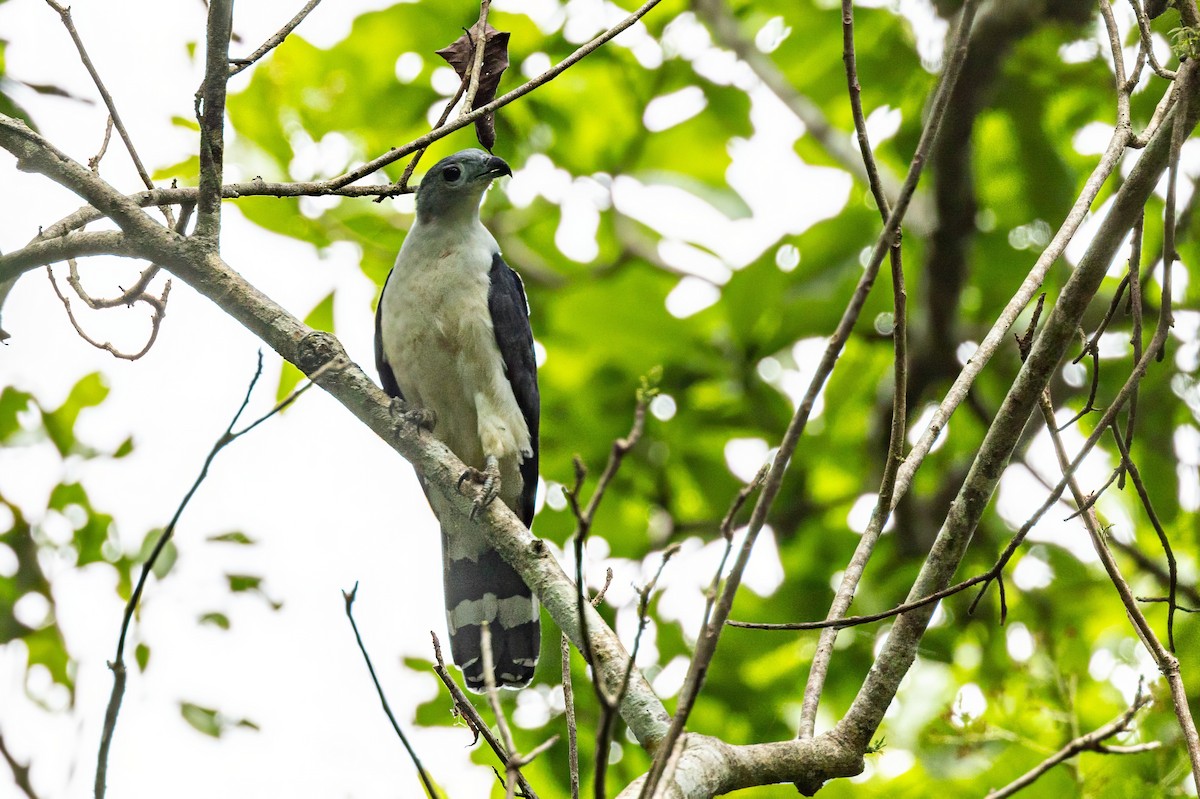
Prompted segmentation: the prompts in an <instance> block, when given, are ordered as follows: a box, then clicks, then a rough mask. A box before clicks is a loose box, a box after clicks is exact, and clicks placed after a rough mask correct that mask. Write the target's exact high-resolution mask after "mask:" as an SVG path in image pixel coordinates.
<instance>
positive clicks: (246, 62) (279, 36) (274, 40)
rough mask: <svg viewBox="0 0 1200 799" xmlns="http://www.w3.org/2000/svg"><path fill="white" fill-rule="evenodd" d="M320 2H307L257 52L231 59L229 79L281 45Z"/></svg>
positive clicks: (312, 0)
mask: <svg viewBox="0 0 1200 799" xmlns="http://www.w3.org/2000/svg"><path fill="white" fill-rule="evenodd" d="M320 2H321V0H308V2H307V3H306V4H305V6H304V8H302V9H300V10H299V11H298V12H296V16H294V17H292V18H291V19H290V20H288V23H287V24H286V25H284V26H283V27H282V28H280V29H279V30H277V31H275V33H274V34H272V35H271V38H269V39H267V40H266V41H265V42H263V43H262V45H261V46H260V47H259V48H258V49H257V50H255V51H254V52H253V53H251V54H250V55H248V56H246V57H245V58H235V59H231V60H230V62H229V77H231V78H232V77H233V76H234V75H236V74H238V73H239V72H241V71H242V70H244V69H246V68H248V67H249V66H250V65H251V64H254V63H255V62H256V61H259V60H260V59H261V58H262V57H263V56H265V55H266V54H267V53H269V52H271V51H272V50H274V49H275V48H276V47H278V46H279V45H281V44H283V40H284V39H286V38H287V37H288V34H290V33H291V32H292V31H294V30H296V28H298V27H299V26H300V23H301V22H303V21H304V18H305V17H307V16H308V14H309V12H310V11H312V10H313V9H314V8H316V7H317V5H319V4H320Z"/></svg>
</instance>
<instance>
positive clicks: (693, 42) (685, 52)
mask: <svg viewBox="0 0 1200 799" xmlns="http://www.w3.org/2000/svg"><path fill="white" fill-rule="evenodd" d="M711 45H712V36H710V35H709V32H708V28H706V27H704V25H703V24H701V23H700V21H699V20H697V19H696V15H695V14H693V13H692V12H691V11H685V12H684V13H682V14H680V15H679V16H677V17H675V19H673V20H671V21H670V22H669V23H667V27H666V28H664V29H663V35H662V46H663V52H664V53H665V54H666V55H667V57H668V58H669V57H672V56H675V57H679V58H683V59H685V60H689V61H690V60H691V59H693V58H695V57H696V56H698V55H700V54H701V53H702V52H704V51H705V50H706V49H708V48H709V47H710V46H711Z"/></svg>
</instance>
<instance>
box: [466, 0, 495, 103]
mask: <svg viewBox="0 0 1200 799" xmlns="http://www.w3.org/2000/svg"><path fill="white" fill-rule="evenodd" d="M491 7H492V0H482V2H481V3H480V4H479V36H478V37H476V38H477V39H478V41H475V42H473V43H472V44H473V45H474V48H475V49H474V50H473V51H472V61H471V71H470V73H469V74H470V76H471V82H470V84H469V85H468V86H467V96H466V99H465V100H463V107H462V110H461V111H459V114H458V115H459V116H460V117H462V116H466V114H467V113H468V112H469V111H470V110H471V106H472V105H474V104H475V95H476V94H477V93H478V92H479V76H480V74H481V73H482V72H483V52H484V50H486V49H487V18H488V10H489V9H491ZM470 35H471V33H470V31H468V32H467V36H468V37H469V36H470Z"/></svg>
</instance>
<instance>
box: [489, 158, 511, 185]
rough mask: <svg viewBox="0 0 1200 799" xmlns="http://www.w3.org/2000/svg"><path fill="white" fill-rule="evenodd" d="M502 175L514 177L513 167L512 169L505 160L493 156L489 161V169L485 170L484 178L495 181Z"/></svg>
mask: <svg viewBox="0 0 1200 799" xmlns="http://www.w3.org/2000/svg"><path fill="white" fill-rule="evenodd" d="M501 175H508V176H509V177H512V167H510V166H509V165H508V162H507V161H505V160H504V159H503V158H498V157H496V156H494V155H493V156H492V157H491V158H490V159H489V160H488V162H487V167H486V168H485V169H484V170H483V177H485V178H487V179H488V180H495V179H496V178H498V177H500V176H501Z"/></svg>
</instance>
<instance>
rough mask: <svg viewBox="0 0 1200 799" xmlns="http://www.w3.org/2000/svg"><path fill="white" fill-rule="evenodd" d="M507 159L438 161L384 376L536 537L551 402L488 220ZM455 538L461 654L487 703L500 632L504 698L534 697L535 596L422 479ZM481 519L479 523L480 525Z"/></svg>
mask: <svg viewBox="0 0 1200 799" xmlns="http://www.w3.org/2000/svg"><path fill="white" fill-rule="evenodd" d="M502 175H509V176H511V175H512V169H511V168H510V167H509V165H508V164H507V163H506V162H505V161H504V160H503V159H502V158H498V157H496V156H493V155H491V154H489V153H486V152H484V151H482V150H463V151H461V152H458V153H455V154H454V155H451V156H448V157H446V158H443V159H442V160H441V161H438V162H437V163H436V164H435V165H434V166H433V167H432V168H431V169H430V170H429V171H428V172H427V173H426V174H425V176H424V177H423V178H422V179H421V182H420V184H419V185H418V186H417V190H416V220H415V222H414V223H413V225H412V228H411V229H410V230H409V232H408V235H407V236H406V237H405V239H404V242H403V244H402V246H401V248H400V253H399V255H397V256H396V263H395V265H394V266H393V267H392V271H391V272H390V273H389V274H388V277H387V280H386V281H385V282H384V286H383V291H382V293H381V294H380V298H379V304H378V306H377V308H376V313H375V363H376V367H377V369H378V371H379V378H380V382H381V384H382V386H383V389H384V391H385V392H386V393H387V394H388V395H390V396H391V397H392V398H393V400H392V402H393V407H394V408H395V409H396V412H397V413H398V414H402V415H404V416H405V418H406V419H408V420H409V421H416V422H417V423H418V424H421V425H422V426H425V427H427V428H429V429H430V430H431V432H432V434H433V435H434V437H436V438H438V439H439V440H441V441H442V442H443V443H445V444H446V446H448V447H449V448H450V450H451V451H452V452H454V454H455V455H457V456H458V457H459V459H461V460H462V461H463V463H464V464H465V465H466V466H467V470H466V471H465V472H464V473H463V475H462V477H461V478H460V479H459V488H460V489H461V487H462V484H463V482H464V481H467V480H471V481H473V482H475V483H478V484H480V485H481V487H482V488H481V491H480V497H481V498H480V499H477V500H476V506H475V510H476V511H478V510H480V509H481V507H482V506H484V505H486V504H487V503H489V502H491V501H492V500H493V499H495V498H497V497H498V498H499V499H500V500H501V501H502V502H503V503H504V504H505V505H507V506H508V507H509V508H510V509H512V511H513V513H515V514H516V515H517V518H519V519H520V520H521V522H522V523H523V524H524V525H525V526H526V527H529V526H530V525H531V524H532V522H533V514H534V498H535V494H536V491H537V477H538V428H539V416H540V408H541V399H540V395H539V393H538V382H537V362H536V359H535V355H534V349H533V332H532V329H531V327H530V322H529V305H528V302H527V300H526V297H525V288H524V285H523V283H522V282H521V278H520V277H519V276H518V275H517V273H516V272H515V271H513V270H512V269H511V268H510V267H509V266H508V264H506V263H505V261H504V259H503V258H502V257H501V255H500V247H499V245H498V244H497V242H496V239H495V238H494V237H493V236H492V234H491V233H490V232H488V230H487V228H485V227H484V225H483V223H482V222H481V221H480V219H479V206H480V204H481V203H482V200H483V195H484V193H485V192H486V191H487V189H488V187H489V186H490V185H491V183H492V181H494V180H495V179H497V178H499V177H500V176H502ZM422 487H423V488H424V490H425V496H426V498H427V499H428V500H429V504H430V507H431V508H432V510H433V513H434V515H435V516H436V517H437V519H438V522H439V525H440V526H441V533H442V564H443V580H444V588H445V601H446V619H447V624H448V627H449V631H450V650H451V654H452V655H453V657H454V662H455V663H456V664H457V665H458V666H459V668H460V669H462V672H463V677H464V680H465V682H466V685H467V687H468V688H470V689H471V690H474V691H477V692H482V691H484V690H485V686H486V679H485V675H484V668H483V666H484V664H483V658H482V650H481V625H482V623H483V622H487V624H488V629H489V632H490V639H491V644H492V653H493V664H494V669H493V674H494V679H495V684H496V685H497V686H499V687H507V688H520V687H523V686H525V685H528V684H529V682H530V681H531V680H532V678H533V674H534V669H535V667H536V666H537V658H538V651H539V648H540V641H541V631H540V626H539V617H538V604H537V600H536V599H535V598H534V596H533V594H532V592H531V591H530V589H529V586H527V585H526V584H525V582H524V581H523V580H522V579H521V576H520V575H519V574H517V572H516V570H515V569H513V567H512V566H510V565H509V564H508V563H507V562H506V561H505V560H504V559H503V558H502V557H501V556H500V554H499V553H498V552H497V551H496V550H495V549H493V548H492V547H491V546H490V545H489V544H488V543H487V541H486V540H485V539H484V537H483V534H482V533H481V532H480V531H479V530H478V529H477V527H476V526H475V524H474V523H473V520H472V519H471V518H470V517H468V516H466V515H464V514H463V513H462V512H461V511H459V510H457V509H455V508H454V507H453V505H452V504H451V503H450V501H449V500H447V499H446V498H445V497H444V496H443V495H442V494H441V493H440V492H438V491H437V490H431V489H430V487H429V486H428V485H426V484H425V483H424V480H422ZM471 515H472V516H473V515H474V512H473V513H472V514H471Z"/></svg>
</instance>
